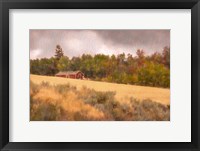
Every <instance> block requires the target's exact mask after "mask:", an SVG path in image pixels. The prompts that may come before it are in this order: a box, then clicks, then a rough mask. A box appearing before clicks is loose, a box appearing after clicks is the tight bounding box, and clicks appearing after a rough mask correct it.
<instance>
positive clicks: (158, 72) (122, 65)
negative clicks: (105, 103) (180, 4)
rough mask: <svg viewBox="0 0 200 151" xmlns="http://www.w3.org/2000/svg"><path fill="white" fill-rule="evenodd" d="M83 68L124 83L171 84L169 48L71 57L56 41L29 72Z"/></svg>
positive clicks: (97, 76)
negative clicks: (51, 52)
mask: <svg viewBox="0 0 200 151" xmlns="http://www.w3.org/2000/svg"><path fill="white" fill-rule="evenodd" d="M76 70H80V71H82V72H83V73H84V75H85V77H86V78H89V79H91V80H97V81H106V82H114V83H122V84H134V85H145V86H155V87H166V88H169V87H170V48H169V47H164V48H163V50H162V52H155V53H153V54H151V55H146V54H145V52H144V51H143V50H141V49H138V50H137V51H136V55H135V56H133V55H132V54H128V55H125V53H122V54H118V55H114V54H113V55H111V56H109V55H104V54H96V55H90V54H83V55H82V56H80V57H72V58H71V59H70V58H69V57H67V56H65V55H64V53H63V51H62V48H61V47H60V46H59V45H57V46H56V50H55V56H54V57H51V58H41V59H31V60H30V73H31V74H38V75H49V76H53V75H55V74H56V73H57V72H59V71H76Z"/></svg>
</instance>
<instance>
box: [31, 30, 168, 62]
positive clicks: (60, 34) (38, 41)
mask: <svg viewBox="0 0 200 151" xmlns="http://www.w3.org/2000/svg"><path fill="white" fill-rule="evenodd" d="M57 44H59V45H61V47H62V49H63V51H64V54H65V55H66V56H68V57H73V56H81V55H82V54H83V53H85V54H92V55H94V54H97V53H103V54H107V55H112V54H115V55H117V54H119V53H123V52H124V53H125V54H128V53H130V54H132V55H135V53H136V50H137V49H143V50H144V51H145V53H147V54H151V53H153V52H155V51H158V52H159V51H162V49H163V47H165V46H170V30H30V58H31V59H35V58H44V57H47V58H50V57H52V56H54V53H55V47H56V45H57Z"/></svg>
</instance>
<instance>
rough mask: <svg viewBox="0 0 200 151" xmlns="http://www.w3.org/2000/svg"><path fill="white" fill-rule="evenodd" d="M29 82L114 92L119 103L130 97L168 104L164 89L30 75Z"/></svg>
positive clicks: (167, 96)
mask: <svg viewBox="0 0 200 151" xmlns="http://www.w3.org/2000/svg"><path fill="white" fill-rule="evenodd" d="M30 80H31V81H33V82H34V83H36V84H40V83H42V82H43V81H44V82H49V83H50V84H52V85H57V84H67V83H69V84H70V85H73V86H76V87H77V89H78V90H79V89H81V88H83V87H84V86H85V87H87V88H90V89H94V90H96V91H114V92H116V99H117V100H120V101H127V100H129V98H130V97H134V98H136V99H139V100H144V99H150V100H152V101H155V102H159V103H162V104H165V105H169V104H170V90H169V89H165V88H155V87H147V86H135V85H126V84H115V83H107V82H97V81H89V80H78V79H68V78H59V77H52V76H39V75H30Z"/></svg>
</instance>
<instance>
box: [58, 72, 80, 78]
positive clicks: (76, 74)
mask: <svg viewBox="0 0 200 151" xmlns="http://www.w3.org/2000/svg"><path fill="white" fill-rule="evenodd" d="M55 76H56V77H64V78H72V79H83V78H84V74H83V73H82V72H81V71H64V72H58V73H57V74H56V75H55Z"/></svg>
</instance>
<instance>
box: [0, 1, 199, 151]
mask: <svg viewBox="0 0 200 151" xmlns="http://www.w3.org/2000/svg"><path fill="white" fill-rule="evenodd" d="M9 9H191V27H192V29H191V30H192V31H191V38H192V39H191V45H192V47H191V50H192V52H191V53H192V56H191V57H192V58H191V60H192V62H191V65H192V66H191V69H192V71H191V77H192V78H191V84H192V85H191V88H192V90H191V93H192V98H191V100H192V108H191V110H192V113H191V116H192V117H191V119H192V122H191V128H192V129H191V142H173V143H172V142H163V143H162V142H133V143H128V142H121V143H117V142H107V143H106V142H101V143H100V142H99V143H98V142H94V143H89V142H88V143H83V142H73V143H72V142H66V143H64V142H63V143H62V142H54V143H47V142H44V143H37V142H35V143H30V142H23V143H22V142H9V86H11V85H9V84H10V83H9ZM199 29H200V2H199V0H57V1H56V0H0V61H1V62H0V138H1V139H0V148H1V150H4V151H8V150H12V151H15V150H18V151H19V150H140V151H145V150H163V151H164V150H165V151H167V150H170V151H173V150H174V151H182V150H185V151H186V150H187V151H189V150H191V151H198V150H200V111H199V110H200V102H199V98H200V93H198V90H199V86H200V80H199V79H200V78H199V76H200V52H199V51H200V30H199Z"/></svg>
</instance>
